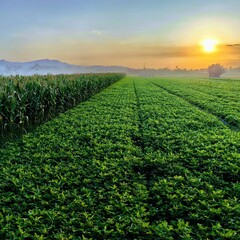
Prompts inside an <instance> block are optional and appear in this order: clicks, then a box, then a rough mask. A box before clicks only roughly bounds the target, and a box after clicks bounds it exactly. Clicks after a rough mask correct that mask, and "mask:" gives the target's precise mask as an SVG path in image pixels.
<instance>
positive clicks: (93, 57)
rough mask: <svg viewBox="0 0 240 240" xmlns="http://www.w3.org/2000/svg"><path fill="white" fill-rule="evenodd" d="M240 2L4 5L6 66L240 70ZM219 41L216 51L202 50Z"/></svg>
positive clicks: (1, 38) (104, 0)
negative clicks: (48, 63)
mask: <svg viewBox="0 0 240 240" xmlns="http://www.w3.org/2000/svg"><path fill="white" fill-rule="evenodd" d="M239 9H240V1H239V0H228V1H226V0H201V1H199V0H191V1H190V0H1V2H0V29H1V31H0V59H5V60H8V61H21V62H25V61H32V60H37V59H46V58H48V59H57V60H60V61H63V62H68V63H71V64H77V65H118V66H126V67H133V68H143V66H144V64H145V66H146V67H148V68H156V69H158V68H164V67H168V68H176V67H178V68H187V69H192V68H193V69H196V68H206V67H208V66H209V65H210V64H213V63H220V64H222V65H224V66H226V67H229V66H233V67H236V66H240V46H239V45H238V44H240V17H239ZM209 38H210V39H215V40H216V41H217V42H218V44H217V45H216V46H215V51H213V52H205V51H204V50H203V46H202V45H201V42H202V41H203V40H204V39H209Z"/></svg>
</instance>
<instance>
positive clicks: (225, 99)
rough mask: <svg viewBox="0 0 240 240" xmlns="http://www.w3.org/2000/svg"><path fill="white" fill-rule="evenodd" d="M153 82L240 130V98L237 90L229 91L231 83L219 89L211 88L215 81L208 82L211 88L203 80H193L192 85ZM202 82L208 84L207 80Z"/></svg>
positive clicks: (177, 81)
mask: <svg viewBox="0 0 240 240" xmlns="http://www.w3.org/2000/svg"><path fill="white" fill-rule="evenodd" d="M151 81H152V82H154V83H155V84H157V85H158V86H160V87H163V88H164V89H166V90H168V91H170V92H171V93H173V94H176V95H177V96H180V97H182V98H185V99H186V100H187V101H189V102H191V103H192V104H194V105H197V106H199V107H200V108H202V109H205V110H207V111H209V112H211V113H213V114H215V115H217V116H218V117H220V118H222V119H223V120H224V121H226V122H227V123H229V124H231V125H233V126H235V127H237V128H240V111H239V110H240V98H239V94H238V92H237V91H235V90H236V89H235V90H233V89H232V88H230V89H229V83H228V85H227V84H226V88H224V87H222V88H217V87H216V86H215V85H213V87H211V84H212V83H211V81H213V82H214V80H208V83H209V86H206V85H202V84H201V80H191V83H190V84H188V81H182V80H176V79H175V80H173V79H171V80H167V79H165V80H164V79H157V78H155V79H152V80H151ZM202 81H205V82H206V80H202ZM215 81H216V80H215ZM234 83H235V85H237V86H238V87H239V85H240V82H237V81H234ZM222 85H223V84H222ZM227 86H228V88H227Z"/></svg>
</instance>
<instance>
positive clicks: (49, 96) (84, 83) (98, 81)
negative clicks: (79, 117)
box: [0, 73, 124, 144]
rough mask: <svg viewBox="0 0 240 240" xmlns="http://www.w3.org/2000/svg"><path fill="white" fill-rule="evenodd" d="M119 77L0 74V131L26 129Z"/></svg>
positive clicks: (86, 97) (1, 133)
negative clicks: (3, 75)
mask: <svg viewBox="0 0 240 240" xmlns="http://www.w3.org/2000/svg"><path fill="white" fill-rule="evenodd" d="M123 77H124V74H111V73H108V74H81V75H80V74H73V75H46V76H39V75H36V76H28V77H27V76H15V77H13V76H10V77H0V135H2V136H6V135H7V136H8V137H9V136H17V135H19V133H23V132H26V129H29V128H32V127H33V126H35V125H37V124H40V123H42V122H44V121H46V120H49V119H50V118H52V117H54V116H56V115H57V114H58V113H61V112H64V111H66V110H67V109H69V108H71V107H74V106H76V105H77V104H78V103H80V102H82V101H85V100H87V99H88V98H89V97H91V96H92V95H94V94H96V93H97V92H99V91H101V90H102V89H104V88H106V87H107V86H109V85H110V84H112V83H114V82H116V81H118V80H119V79H121V78H123ZM0 144H1V141H0Z"/></svg>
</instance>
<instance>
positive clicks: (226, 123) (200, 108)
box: [149, 81, 240, 132]
mask: <svg viewBox="0 0 240 240" xmlns="http://www.w3.org/2000/svg"><path fill="white" fill-rule="evenodd" d="M149 82H150V83H151V84H153V85H155V86H157V87H159V88H161V89H162V90H164V91H166V92H168V93H169V94H172V95H174V96H176V97H179V98H181V99H183V100H184V101H186V102H188V103H189V104H191V105H192V106H194V107H196V108H197V109H199V110H200V111H202V112H205V113H207V114H210V115H211V116H214V117H216V118H217V119H218V120H219V121H221V122H222V123H223V124H224V125H225V126H226V127H228V128H229V129H230V130H231V131H234V132H240V129H239V128H238V127H236V126H234V125H232V124H231V123H229V122H227V121H226V120H224V119H223V118H221V117H220V116H218V115H216V114H214V113H212V112H210V111H208V110H206V109H204V108H202V107H199V106H198V105H197V104H195V103H194V102H193V101H190V100H188V99H186V98H185V97H183V96H180V95H178V94H176V93H174V92H173V91H171V90H169V89H167V88H165V87H163V86H160V85H159V84H157V83H154V82H152V81H149Z"/></svg>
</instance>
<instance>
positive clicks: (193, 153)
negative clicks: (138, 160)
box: [135, 81, 240, 239]
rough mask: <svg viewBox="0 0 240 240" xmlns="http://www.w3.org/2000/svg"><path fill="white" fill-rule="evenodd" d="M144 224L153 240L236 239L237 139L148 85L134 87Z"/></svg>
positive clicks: (239, 230)
mask: <svg viewBox="0 0 240 240" xmlns="http://www.w3.org/2000/svg"><path fill="white" fill-rule="evenodd" d="M135 87H136V94H137V98H138V106H139V110H138V112H139V120H140V124H139V128H140V129H141V131H140V132H141V136H140V139H141V144H142V149H143V150H142V152H143V153H144V158H143V159H142V166H141V165H140V164H139V165H138V167H137V170H138V171H139V172H140V173H141V174H143V175H145V179H146V180H147V185H146V186H147V187H148V196H149V199H148V200H149V210H148V211H149V212H151V218H150V222H151V223H152V225H155V226H156V228H155V229H157V230H158V236H159V239H238V236H239V234H240V227H239V226H240V211H239V210H240V204H239V196H240V188H239V187H240V184H239V181H240V175H239V173H240V162H239V159H240V153H239V149H240V134H239V133H235V132H232V131H230V130H229V129H227V128H226V127H225V126H224V125H223V124H222V122H220V121H219V120H218V119H217V118H215V117H213V116H212V115H209V114H207V113H205V112H202V111H200V110H199V109H198V108H196V107H193V106H192V105H191V104H189V103H187V102H186V101H184V100H183V99H181V98H179V97H177V96H173V95H172V94H169V93H168V92H166V91H165V90H163V89H161V88H158V87H157V86H156V85H153V84H151V83H150V82H149V81H135Z"/></svg>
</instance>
